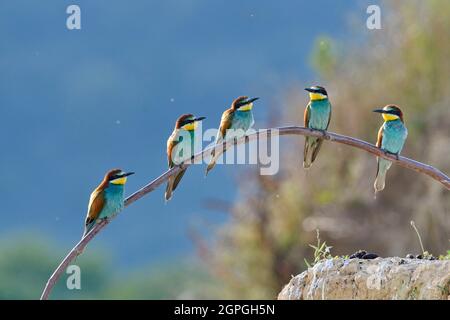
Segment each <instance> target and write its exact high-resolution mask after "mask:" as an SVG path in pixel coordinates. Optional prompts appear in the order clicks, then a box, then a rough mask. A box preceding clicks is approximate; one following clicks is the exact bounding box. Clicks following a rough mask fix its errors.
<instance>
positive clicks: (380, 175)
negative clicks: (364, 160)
mask: <svg viewBox="0 0 450 320" xmlns="http://www.w3.org/2000/svg"><path fill="white" fill-rule="evenodd" d="M391 165H392V162H391V161H389V160H386V159H380V158H378V166H377V176H376V178H375V182H374V184H373V187H374V189H375V193H377V192H380V191H382V190H383V189H384V186H385V185H386V173H387V171H388V170H389V168H390V167H391Z"/></svg>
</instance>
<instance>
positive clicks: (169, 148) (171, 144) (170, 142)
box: [167, 131, 179, 168]
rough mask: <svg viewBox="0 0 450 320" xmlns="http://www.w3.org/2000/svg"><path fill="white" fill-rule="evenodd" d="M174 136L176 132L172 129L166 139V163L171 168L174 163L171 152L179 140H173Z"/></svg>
mask: <svg viewBox="0 0 450 320" xmlns="http://www.w3.org/2000/svg"><path fill="white" fill-rule="evenodd" d="M175 138H176V132H175V131H174V132H173V133H172V134H171V135H170V137H169V139H168V140H167V163H168V165H169V168H172V167H173V166H174V165H175V164H174V162H173V160H172V152H173V151H174V148H175V146H176V145H177V144H178V143H179V141H177V140H175Z"/></svg>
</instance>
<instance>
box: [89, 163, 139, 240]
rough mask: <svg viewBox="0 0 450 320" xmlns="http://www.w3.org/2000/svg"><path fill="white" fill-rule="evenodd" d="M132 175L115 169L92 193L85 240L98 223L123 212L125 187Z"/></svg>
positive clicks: (106, 175) (108, 173) (107, 174)
mask: <svg viewBox="0 0 450 320" xmlns="http://www.w3.org/2000/svg"><path fill="white" fill-rule="evenodd" d="M132 174H134V172H124V171H122V170H120V169H113V170H110V171H108V172H107V173H106V174H105V177H104V178H103V180H102V182H101V183H100V184H99V185H98V187H97V188H95V190H94V191H93V192H92V193H91V197H90V199H89V205H88V211H87V215H86V220H85V223H84V234H83V238H84V237H85V236H86V235H87V234H88V233H89V231H91V229H92V228H93V227H94V226H95V224H96V223H97V222H99V221H101V220H102V219H109V218H111V217H113V216H115V215H116V214H118V213H119V212H120V211H122V209H123V206H124V196H123V193H124V185H125V183H126V182H127V177H128V176H130V175H132Z"/></svg>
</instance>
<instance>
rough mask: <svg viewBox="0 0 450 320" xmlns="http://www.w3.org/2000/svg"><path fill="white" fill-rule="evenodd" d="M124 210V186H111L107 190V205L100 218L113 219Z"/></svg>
mask: <svg viewBox="0 0 450 320" xmlns="http://www.w3.org/2000/svg"><path fill="white" fill-rule="evenodd" d="M122 209H123V185H110V186H109V187H108V188H107V189H106V190H105V205H104V207H103V209H102V211H101V212H100V214H99V218H106V217H111V216H114V215H116V214H117V213H119V212H120V211H122Z"/></svg>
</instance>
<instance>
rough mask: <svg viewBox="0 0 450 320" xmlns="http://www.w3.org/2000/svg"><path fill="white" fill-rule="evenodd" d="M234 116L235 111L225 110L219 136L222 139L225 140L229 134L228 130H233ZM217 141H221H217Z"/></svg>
mask: <svg viewBox="0 0 450 320" xmlns="http://www.w3.org/2000/svg"><path fill="white" fill-rule="evenodd" d="M233 116H234V112H233V109H228V110H225V112H224V113H223V114H222V118H221V119H220V127H219V134H220V136H221V138H225V134H226V133H227V130H228V129H230V128H231V123H232V121H233ZM217 141H219V139H217Z"/></svg>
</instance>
